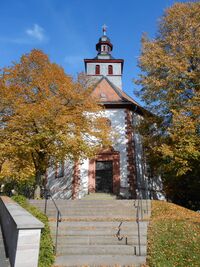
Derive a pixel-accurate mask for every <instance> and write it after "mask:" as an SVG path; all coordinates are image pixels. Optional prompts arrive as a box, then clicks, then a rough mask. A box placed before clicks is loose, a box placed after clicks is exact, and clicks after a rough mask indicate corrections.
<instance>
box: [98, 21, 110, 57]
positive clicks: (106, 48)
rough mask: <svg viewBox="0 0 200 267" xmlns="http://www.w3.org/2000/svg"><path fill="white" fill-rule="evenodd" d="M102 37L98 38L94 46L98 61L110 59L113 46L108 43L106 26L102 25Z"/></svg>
mask: <svg viewBox="0 0 200 267" xmlns="http://www.w3.org/2000/svg"><path fill="white" fill-rule="evenodd" d="M102 29H103V35H102V36H101V37H100V38H99V42H98V43H97V44H96V50H97V52H98V54H97V58H99V59H111V58H112V56H111V51H112V49H113V45H112V44H111V42H110V39H109V38H108V37H107V26H106V25H105V24H104V25H103V27H102Z"/></svg>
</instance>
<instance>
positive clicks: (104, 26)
mask: <svg viewBox="0 0 200 267" xmlns="http://www.w3.org/2000/svg"><path fill="white" fill-rule="evenodd" d="M107 28H108V27H107V26H106V24H104V25H103V26H102V29H103V35H106V31H107Z"/></svg>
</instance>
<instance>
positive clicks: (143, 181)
mask: <svg viewBox="0 0 200 267" xmlns="http://www.w3.org/2000/svg"><path fill="white" fill-rule="evenodd" d="M112 49H113V45H112V43H111V41H110V39H109V38H108V37H107V35H106V29H105V28H104V29H103V36H102V37H101V38H100V39H99V42H98V43H97V44H96V50H97V56H96V57H95V58H93V59H85V60H84V63H85V72H86V75H87V76H88V77H89V79H91V81H92V82H94V83H95V87H94V90H93V92H92V96H95V97H97V98H98V99H100V102H101V103H102V104H103V105H104V107H105V110H104V111H103V114H102V116H103V117H104V118H106V119H107V121H108V123H109V125H110V127H111V130H112V132H114V137H113V140H112V141H113V146H112V148H110V149H107V150H103V151H101V152H100V153H99V154H98V155H96V156H95V157H94V158H91V159H86V160H84V161H82V162H79V163H76V164H74V163H72V162H69V161H67V160H66V162H63V163H61V164H60V165H59V166H56V168H55V167H54V168H53V167H52V168H49V170H48V173H47V185H48V187H49V188H50V190H51V192H52V194H53V196H54V198H67V199H70V198H72V199H81V198H83V197H84V196H85V195H87V194H89V193H92V192H105V193H111V194H115V195H117V196H119V197H121V198H137V197H138V195H139V194H140V196H142V197H143V198H146V197H147V198H149V194H150V189H149V188H150V186H149V184H150V182H149V179H148V175H147V172H146V164H145V157H144V154H143V148H142V141H141V136H140V135H139V134H138V133H137V131H136V130H135V126H136V125H137V123H139V121H140V120H141V119H142V117H143V112H144V109H143V108H142V107H141V106H140V105H139V104H138V103H137V102H136V101H135V100H134V99H132V98H131V97H130V96H128V95H127V94H126V93H125V92H124V91H123V87H122V75H123V65H124V60H123V59H115V58H113V57H112V54H111V53H112Z"/></svg>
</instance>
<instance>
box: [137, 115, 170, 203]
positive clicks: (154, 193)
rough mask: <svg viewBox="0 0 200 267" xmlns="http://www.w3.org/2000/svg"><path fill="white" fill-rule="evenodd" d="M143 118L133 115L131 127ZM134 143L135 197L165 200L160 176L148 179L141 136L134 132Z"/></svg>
mask: <svg viewBox="0 0 200 267" xmlns="http://www.w3.org/2000/svg"><path fill="white" fill-rule="evenodd" d="M141 120H143V117H142V116H140V115H138V114H136V113H134V114H133V125H134V126H137V125H138V124H139V123H140V121H141ZM134 142H135V161H136V170H137V195H138V197H142V198H144V199H146V198H153V199H159V200H165V196H164V194H163V184H162V179H161V176H160V175H158V176H155V177H151V178H150V177H149V175H148V173H147V164H146V160H145V155H144V151H143V145H142V136H141V135H140V134H139V133H138V132H137V131H135V132H134Z"/></svg>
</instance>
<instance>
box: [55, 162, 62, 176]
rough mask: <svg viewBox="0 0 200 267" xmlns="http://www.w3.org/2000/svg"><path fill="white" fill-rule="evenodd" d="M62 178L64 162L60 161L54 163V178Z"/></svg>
mask: <svg viewBox="0 0 200 267" xmlns="http://www.w3.org/2000/svg"><path fill="white" fill-rule="evenodd" d="M63 176H64V162H63V161H60V162H58V163H56V170H55V178H61V177H63Z"/></svg>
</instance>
